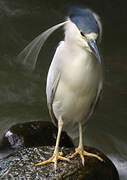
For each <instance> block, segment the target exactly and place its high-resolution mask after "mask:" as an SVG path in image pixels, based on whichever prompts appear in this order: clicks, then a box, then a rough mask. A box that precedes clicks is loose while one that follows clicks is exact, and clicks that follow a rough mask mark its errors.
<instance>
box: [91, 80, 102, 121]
mask: <svg viewBox="0 0 127 180" xmlns="http://www.w3.org/2000/svg"><path fill="white" fill-rule="evenodd" d="M102 90H103V83H102V82H101V83H100V85H99V88H98V91H97V94H96V97H95V99H94V101H93V103H92V104H91V108H90V112H89V115H88V119H89V117H90V116H91V115H92V114H93V113H94V111H95V109H96V107H97V105H98V102H99V100H100V97H101V95H102Z"/></svg>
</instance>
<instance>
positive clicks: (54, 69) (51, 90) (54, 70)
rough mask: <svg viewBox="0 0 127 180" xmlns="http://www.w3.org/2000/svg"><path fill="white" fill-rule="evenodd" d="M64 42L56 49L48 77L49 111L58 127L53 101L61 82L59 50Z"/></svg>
mask: <svg viewBox="0 0 127 180" xmlns="http://www.w3.org/2000/svg"><path fill="white" fill-rule="evenodd" d="M62 44H63V42H61V43H60V45H59V46H58V47H57V49H56V53H55V55H54V58H53V60H52V63H51V65H50V68H49V72H48V76H47V85H46V95H47V105H48V109H49V114H50V116H51V120H52V121H53V123H54V124H55V125H57V119H56V117H55V115H54V112H53V107H52V105H53V101H54V97H55V93H56V90H57V87H58V84H59V81H60V76H61V73H60V59H59V50H60V48H61V46H62Z"/></svg>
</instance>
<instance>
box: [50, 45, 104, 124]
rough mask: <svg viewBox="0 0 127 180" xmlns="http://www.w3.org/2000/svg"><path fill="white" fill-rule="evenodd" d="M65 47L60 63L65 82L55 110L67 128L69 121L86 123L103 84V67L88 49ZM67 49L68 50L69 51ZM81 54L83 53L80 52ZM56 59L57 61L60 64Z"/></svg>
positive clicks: (54, 106) (59, 90)
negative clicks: (73, 49)
mask: <svg viewBox="0 0 127 180" xmlns="http://www.w3.org/2000/svg"><path fill="white" fill-rule="evenodd" d="M65 45H66V44H64V45H63V49H62V48H61V52H59V53H60V57H61V58H58V57H57V56H56V59H58V62H57V63H60V64H61V65H60V71H61V79H60V81H59V85H58V88H57V91H56V94H55V99H54V102H53V111H54V114H55V116H56V118H57V119H58V118H59V116H62V117H63V119H64V121H65V122H64V125H65V126H67V125H68V122H69V121H72V123H74V124H75V123H77V122H78V121H82V122H84V123H85V120H86V119H87V117H86V116H87V114H88V113H89V111H90V106H91V104H92V103H93V101H94V100H95V98H96V95H97V92H98V88H99V85H100V83H102V82H101V81H102V79H101V78H102V76H101V75H102V74H101V73H102V72H101V65H100V64H99V62H98V60H97V59H96V57H95V56H94V55H93V54H90V53H89V52H88V51H85V50H84V49H80V51H79V50H78V49H77V51H74V52H72V51H71V49H69V48H67V47H64V46H65ZM65 50H66V51H65ZM79 52H80V53H79ZM56 59H55V61H56Z"/></svg>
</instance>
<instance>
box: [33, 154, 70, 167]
mask: <svg viewBox="0 0 127 180" xmlns="http://www.w3.org/2000/svg"><path fill="white" fill-rule="evenodd" d="M58 160H61V161H67V162H70V159H69V158H65V157H63V156H62V153H61V154H60V153H54V154H53V156H52V157H51V158H50V159H48V160H46V161H43V162H41V163H37V164H35V166H42V165H45V164H48V163H54V168H55V169H56V168H57V164H58Z"/></svg>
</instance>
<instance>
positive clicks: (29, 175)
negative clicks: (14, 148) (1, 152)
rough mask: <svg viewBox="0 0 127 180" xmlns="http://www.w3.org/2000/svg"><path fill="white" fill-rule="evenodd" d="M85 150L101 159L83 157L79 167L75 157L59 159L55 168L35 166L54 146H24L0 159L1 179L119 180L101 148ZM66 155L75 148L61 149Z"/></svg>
mask: <svg viewBox="0 0 127 180" xmlns="http://www.w3.org/2000/svg"><path fill="white" fill-rule="evenodd" d="M85 149H86V150H87V151H88V152H92V153H96V154H98V155H99V156H100V157H102V158H103V160H104V161H103V162H101V161H99V160H98V159H96V158H89V157H86V158H85V165H84V166H82V163H81V160H80V158H79V156H78V157H76V158H74V159H72V160H71V162H70V163H68V162H63V161H59V162H58V168H57V170H56V171H55V170H54V166H53V164H52V163H50V164H47V165H44V166H40V167H35V166H34V164H35V163H38V162H41V161H44V160H46V159H48V158H50V157H51V155H52V153H53V150H54V147H48V146H45V147H41V148H26V149H23V150H20V151H19V152H17V153H16V154H13V155H11V156H8V157H6V158H4V159H3V160H1V161H0V167H1V168H0V179H1V180H4V179H28V180H33V179H34V180H63V179H66V180H119V175H118V173H117V170H116V168H115V166H114V165H113V163H112V162H111V161H110V160H109V159H108V158H107V157H106V156H105V155H104V154H103V153H102V152H100V151H98V150H96V149H94V148H90V147H85ZM60 151H62V152H63V154H64V156H65V157H67V156H69V155H70V154H71V153H73V152H74V148H60Z"/></svg>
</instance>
